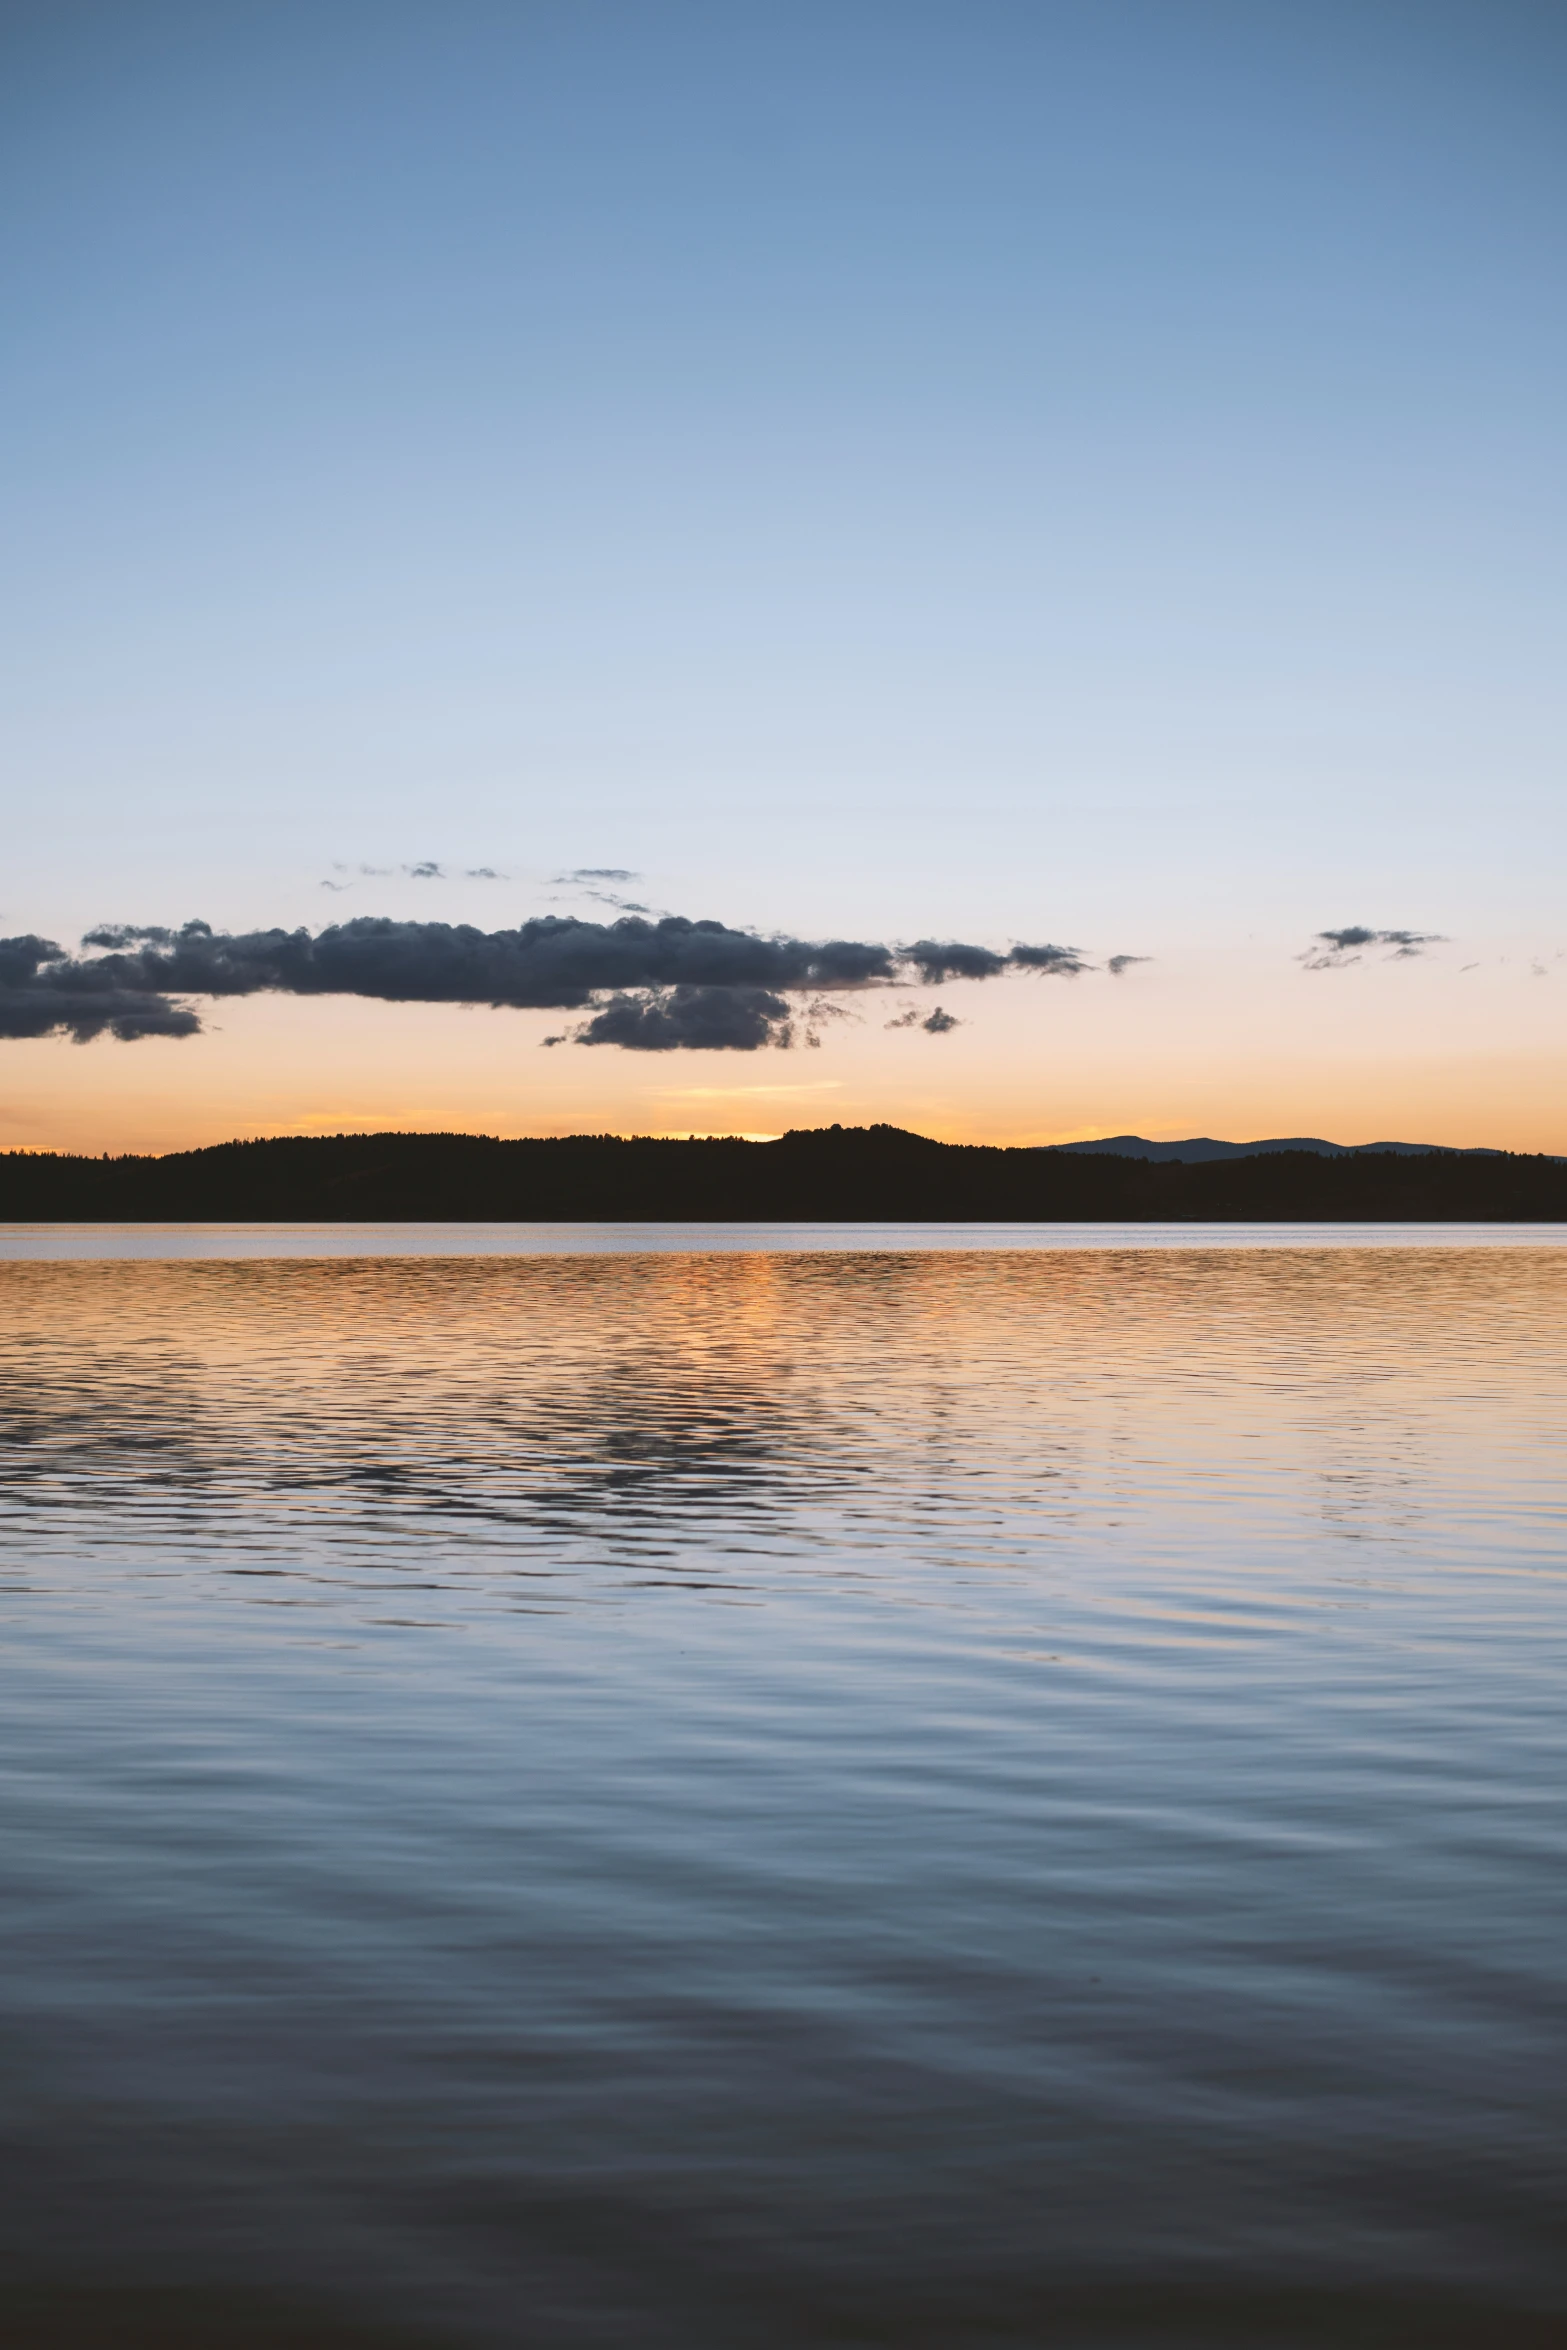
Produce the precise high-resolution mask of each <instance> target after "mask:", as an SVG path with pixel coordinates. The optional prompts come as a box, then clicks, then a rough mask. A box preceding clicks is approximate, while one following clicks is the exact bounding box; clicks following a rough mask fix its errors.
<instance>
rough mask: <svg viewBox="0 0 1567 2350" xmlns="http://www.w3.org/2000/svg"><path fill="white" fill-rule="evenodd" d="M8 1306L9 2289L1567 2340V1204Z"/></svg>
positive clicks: (145, 2320) (581, 2328)
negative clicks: (1543, 1211) (1523, 1225)
mask: <svg viewBox="0 0 1567 2350" xmlns="http://www.w3.org/2000/svg"><path fill="white" fill-rule="evenodd" d="M0 1295H3V1299H4V1318H3V1324H0V1371H3V1382H4V1398H3V1401H4V1448H5V1449H4V1473H3V1478H0V1524H3V1529H4V1567H3V1581H4V1590H3V1592H0V1626H3V1634H4V1650H3V1658H0V1675H3V1685H0V1694H3V1708H0V1724H3V1726H0V1760H3V1765H4V1769H5V1774H6V1812H7V1819H8V1826H9V1835H8V1839H7V1845H6V1857H5V1859H4V1862H3V1875H0V1884H3V1888H4V1894H5V1915H6V1919H7V1935H8V1942H9V1950H8V1961H7V1971H6V1980H7V1986H8V1988H7V1993H6V2005H5V2035H6V2054H7V2072H8V2079H9V2094H8V2097H7V2100H6V2105H5V2111H4V2118H3V2120H0V2146H3V2150H4V2153H5V2156H6V2174H7V2178H8V2181H9V2182H10V2184H9V2187H8V2194H7V2198H6V2201H5V2205H4V2208H3V2211H0V2245H3V2254H4V2257H3V2263H0V2265H3V2271H4V2275H5V2277H6V2279H7V2283H6V2285H5V2287H4V2289H3V2291H4V2294H5V2295H6V2296H9V2300H8V2302H7V2301H5V2300H0V2318H4V2320H5V2323H6V2325H7V2326H8V2328H9V2331H8V2333H7V2337H6V2338H8V2339H10V2338H15V2339H18V2340H25V2341H32V2340H37V2341H39V2342H58V2343H65V2342H72V2343H75V2342H78V2341H80V2342H87V2341H92V2342H94V2343H97V2342H99V2341H100V2340H101V2341H103V2342H109V2341H113V2342H115V2343H116V2344H118V2343H121V2342H136V2343H140V2342H142V2341H146V2342H147V2343H152V2342H157V2343H160V2344H163V2343H170V2342H175V2343H191V2344H194V2343H198V2342H199V2343H209V2342H210V2343H217V2342H222V2343H228V2342H231V2341H233V2342H241V2341H243V2342H249V2341H256V2342H266V2343H272V2342H274V2341H276V2342H279V2343H281V2342H283V2341H285V2340H286V2341H294V2342H298V2341H302V2340H308V2341H310V2342H312V2343H316V2342H322V2343H327V2342H332V2343H336V2342H341V2343H343V2344H345V2345H346V2344H349V2343H369V2342H375V2343H385V2344H387V2345H391V2344H394V2343H398V2342H408V2343H420V2344H426V2345H436V2344H450V2345H473V2346H475V2350H489V2346H491V2345H494V2346H495V2350H501V2346H502V2345H505V2346H508V2350H509V2346H511V2345H515V2344H529V2345H531V2344H546V2345H554V2344H557V2343H558V2344H562V2345H575V2344H579V2343H581V2344H588V2343H592V2344H606V2345H607V2344H625V2343H635V2344H642V2343H648V2344H652V2345H659V2346H662V2345H665V2344H668V2345H670V2346H671V2350H674V2346H676V2345H682V2346H684V2345H701V2346H704V2350H705V2346H706V2345H709V2344H711V2345H714V2346H715V2350H718V2346H723V2350H728V2346H730V2345H735V2346H737V2350H743V2346H745V2345H748V2344H756V2345H761V2346H766V2350H773V2346H775V2345H776V2346H782V2345H785V2344H791V2345H792V2344H799V2343H811V2344H817V2343H822V2344H838V2343H842V2344H845V2345H848V2344H865V2343H885V2344H888V2345H928V2346H929V2350H938V2346H939V2350H946V2346H948V2345H968V2344H974V2345H981V2344H1018V2345H1022V2344H1035V2343H1048V2344H1052V2345H1054V2344H1057V2343H1059V2344H1066V2345H1070V2344H1076V2343H1079V2342H1081V2343H1085V2344H1089V2343H1092V2344H1099V2343H1105V2344H1111V2343H1113V2344H1116V2345H1126V2346H1128V2350H1130V2346H1131V2345H1144V2344H1163V2343H1172V2344H1176V2343H1178V2344H1183V2345H1184V2344H1192V2345H1199V2344H1201V2345H1206V2344H1209V2343H1234V2344H1237V2345H1238V2344H1243V2343H1244V2344H1247V2345H1254V2344H1257V2345H1268V2344H1272V2343H1275V2342H1277V2343H1280V2344H1286V2343H1287V2344H1297V2343H1298V2344H1317V2343H1326V2342H1330V2341H1331V2342H1339V2341H1345V2342H1351V2343H1358V2342H1377V2343H1383V2342H1385V2343H1388V2344H1390V2345H1391V2344H1395V2343H1397V2344H1402V2343H1404V2342H1408V2341H1412V2340H1419V2341H1421V2342H1426V2341H1429V2342H1433V2343H1444V2342H1451V2343H1458V2342H1462V2343H1465V2344H1471V2343H1472V2344H1475V2345H1479V2344H1482V2343H1484V2344H1493V2343H1501V2342H1507V2343H1509V2344H1510V2343H1513V2342H1528V2343H1532V2342H1540V2343H1545V2342H1547V2341H1556V2340H1559V2339H1560V2338H1561V2327H1562V2326H1563V2325H1564V2324H1567V2263H1564V2261H1563V2256H1562V2254H1561V2251H1560V2248H1559V2238H1560V2224H1559V2223H1560V2208H1561V2196H1562V2192H1563V2187H1564V2185H1567V2180H1564V2176H1563V2172H1564V2168H1567V2165H1564V2160H1563V2148H1564V2146H1567V2047H1564V2044H1563V2043H1564V2039H1567V2033H1564V2031H1563V2025H1562V2016H1563V2003H1562V1989H1563V1974H1564V1964H1563V1957H1562V1952H1563V1949H1564V1947H1567V1944H1564V1929H1567V1895H1564V1891H1563V1883H1562V1871H1561V1866H1560V1858H1561V1851H1562V1837H1563V1830H1564V1827H1567V1727H1564V1709H1563V1706H1562V1701H1561V1691H1562V1687H1563V1677H1562V1676H1563V1667H1564V1665H1567V1588H1564V1583H1567V1577H1564V1558H1563V1541H1562V1535H1563V1513H1562V1503H1563V1498H1564V1486H1567V1474H1564V1466H1563V1463H1564V1457H1567V1455H1564V1447H1563V1437H1564V1433H1567V1431H1564V1420H1567V1409H1564V1407H1567V1356H1564V1350H1563V1345H1562V1332H1563V1329H1564V1327H1567V1251H1563V1250H1562V1249H1560V1248H1558V1247H1551V1246H1547V1245H1541V1244H1540V1242H1539V1241H1536V1242H1535V1244H1533V1245H1514V1246H1508V1247H1501V1248H1498V1247H1468V1246H1453V1245H1440V1244H1439V1243H1438V1241H1437V1239H1436V1237H1435V1236H1432V1235H1429V1234H1428V1235H1427V1236H1426V1238H1425V1241H1424V1243H1423V1244H1420V1245H1415V1244H1406V1245H1400V1246H1397V1247H1392V1248H1354V1247H1347V1246H1336V1247H1327V1246H1320V1245H1319V1246H1316V1247H1309V1248H1299V1247H1296V1248H1291V1249H1275V1248H1269V1247H1257V1246H1255V1245H1254V1246H1250V1247H1247V1248H1237V1249H1233V1250H1231V1249H1222V1248H1221V1249H1214V1248H1211V1247H1210V1248H1207V1249H1202V1248H1179V1247H1171V1246H1168V1245H1164V1246H1158V1247H1153V1248H1149V1247H1142V1248H1135V1247H1120V1248H1115V1249H1103V1248H1100V1249H1089V1248H1082V1247H1078V1248H1069V1249H1060V1250H1053V1251H1046V1250H1039V1249H1034V1250H1032V1251H1025V1250H1021V1249H1017V1248H1000V1249H991V1250H988V1251H975V1250H962V1249H950V1248H949V1249H947V1250H945V1251H932V1252H928V1253H908V1252H900V1251H899V1250H898V1249H896V1248H895V1247H892V1246H886V1245H884V1246H882V1247H880V1248H874V1249H864V1248H862V1249H859V1250H855V1249H849V1248H844V1249H840V1250H839V1251H838V1252H837V1253H827V1254H810V1253H778V1252H776V1251H769V1252H763V1251H757V1250H755V1249H751V1250H745V1249H739V1250H735V1249H730V1250H728V1251H721V1250H715V1251H710V1252H695V1253H693V1252H689V1251H688V1252H685V1253H681V1252H676V1251H667V1250H666V1251H664V1252H663V1253H638V1252H631V1253H620V1254H613V1253H612V1254H597V1255H589V1254H580V1253H570V1252H557V1253H551V1254H544V1253H541V1254H533V1255H525V1256H515V1255H512V1256H508V1255H484V1254H474V1255H469V1256H464V1257H458V1256H433V1255H432V1256H427V1257H403V1258H400V1259H399V1258H396V1257H383V1256H376V1255H370V1256H361V1257H353V1256H330V1255H307V1256H302V1257H296V1258H289V1257H282V1258H272V1259H267V1258H263V1257H254V1258H245V1257H232V1258H229V1259H227V1260H222V1259H214V1260H210V1261H200V1260H196V1261H180V1260H179V1259H178V1258H177V1257H168V1258H163V1259H153V1260H147V1261H135V1260H133V1259H127V1260H124V1261H117V1260H114V1259H106V1260H101V1261H75V1262H72V1261H54V1262H49V1261H31V1262H29V1261H13V1262H10V1263H5V1264H0Z"/></svg>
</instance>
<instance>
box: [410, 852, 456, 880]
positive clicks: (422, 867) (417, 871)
mask: <svg viewBox="0 0 1567 2350" xmlns="http://www.w3.org/2000/svg"><path fill="white" fill-rule="evenodd" d="M403 871H404V872H405V873H406V874H407V876H408V878H409V880H410V881H444V880H445V879H446V875H445V874H444V873H443V872H442V870H441V868H440V866H439V865H437V863H436V862H435V859H434V858H433V857H426V858H424V859H423V860H422V862H421V863H419V864H417V865H405V866H404V867H403Z"/></svg>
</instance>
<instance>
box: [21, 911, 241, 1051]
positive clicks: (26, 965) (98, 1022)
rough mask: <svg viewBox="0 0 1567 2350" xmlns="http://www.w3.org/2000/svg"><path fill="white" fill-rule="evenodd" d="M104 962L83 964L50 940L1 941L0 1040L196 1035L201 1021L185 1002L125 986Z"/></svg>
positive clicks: (84, 1040)
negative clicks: (108, 972) (107, 973)
mask: <svg viewBox="0 0 1567 2350" xmlns="http://www.w3.org/2000/svg"><path fill="white" fill-rule="evenodd" d="M102 972H103V966H102V964H101V963H97V962H92V963H82V962H77V961H75V960H74V959H73V958H72V957H71V956H69V955H67V954H66V952H65V950H64V948H63V947H58V946H56V945H55V943H54V940H53V939H50V938H34V937H31V936H28V937H23V938H0V1037H27V1036H70V1037H73V1038H74V1039H75V1040H76V1042H77V1043H78V1044H86V1043H88V1042H89V1041H90V1040H91V1039H92V1038H93V1037H95V1036H104V1035H109V1036H116V1037H118V1038H119V1040H120V1042H121V1043H122V1044H134V1043H136V1042H137V1041H138V1039H139V1038H141V1037H144V1036H194V1035H195V1033H196V1031H197V1029H199V1028H200V1026H201V1022H200V1021H199V1020H198V1018H197V1017H196V1014H195V1013H194V1012H192V1011H189V1010H187V1009H186V1007H185V1006H184V1005H182V1004H171V1003H170V1002H169V1001H168V1000H167V998H166V997H164V996H162V995H159V994H156V993H154V994H151V995H148V994H146V993H144V992H141V991H139V990H136V989H133V988H125V987H121V986H120V985H118V984H117V982H116V981H115V980H114V979H113V977H112V976H110V977H105V976H102Z"/></svg>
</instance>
